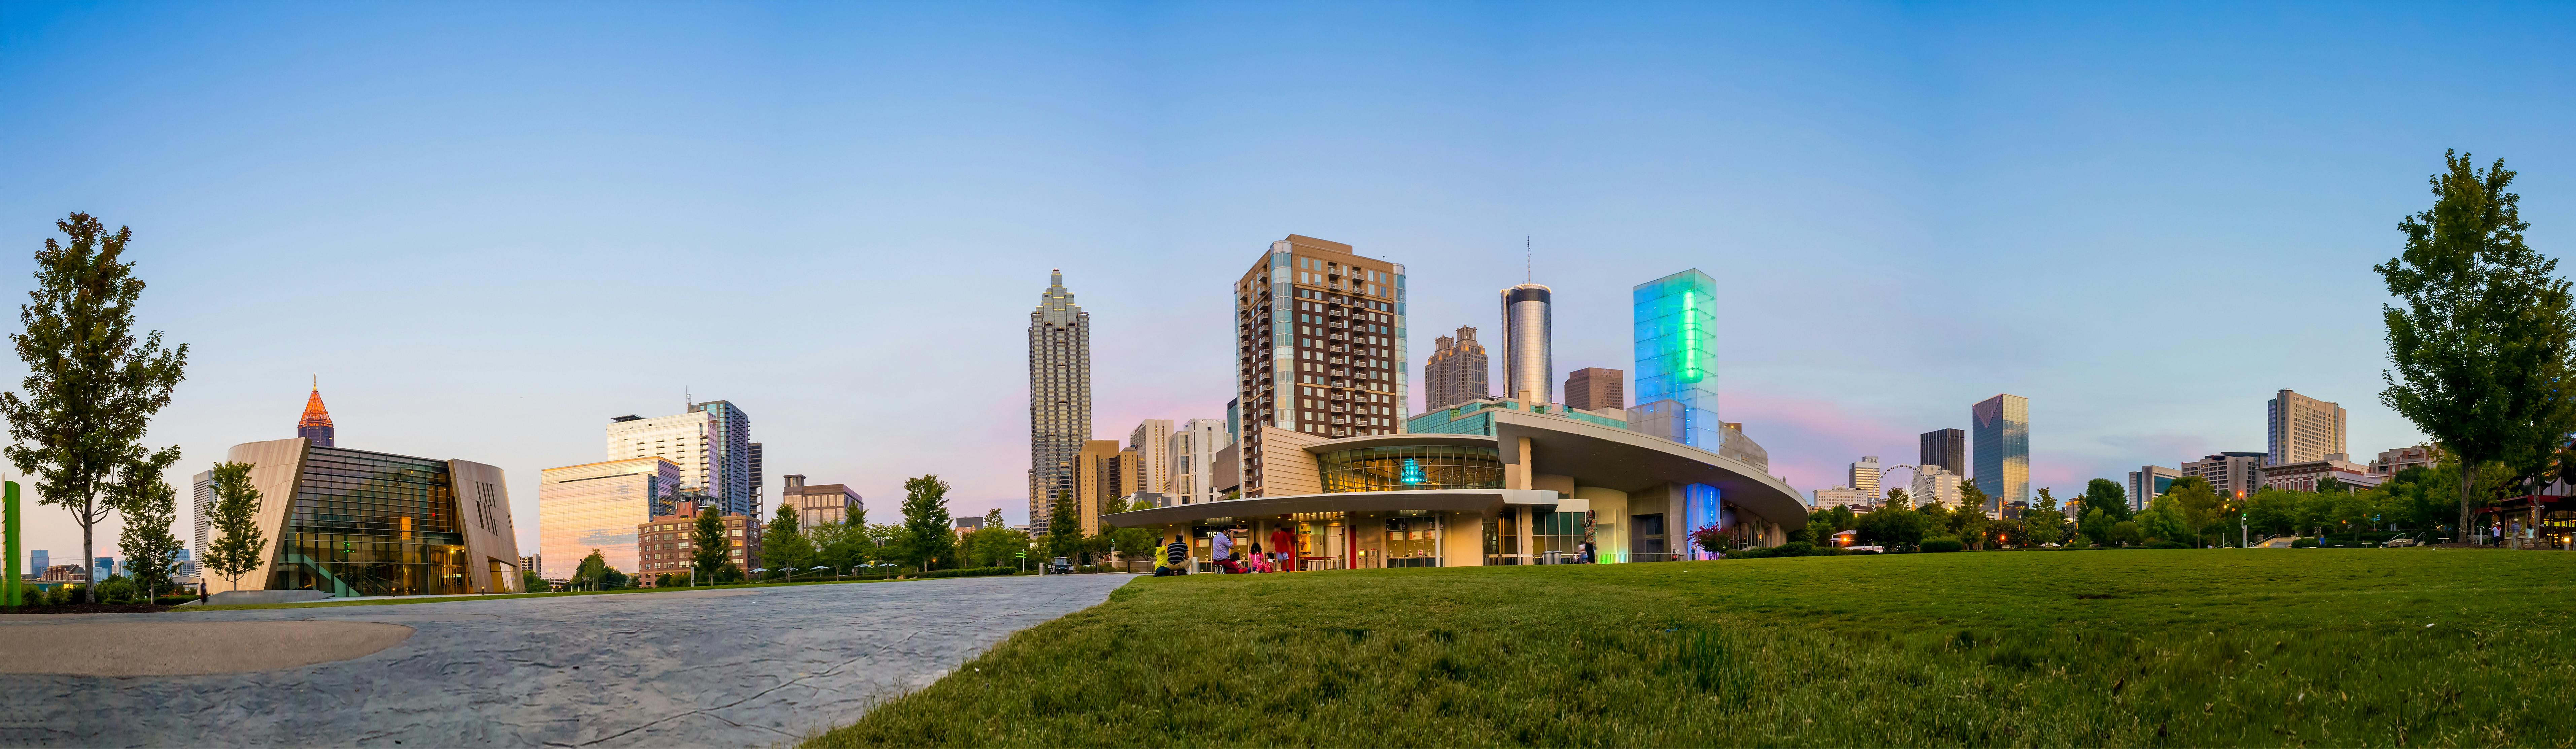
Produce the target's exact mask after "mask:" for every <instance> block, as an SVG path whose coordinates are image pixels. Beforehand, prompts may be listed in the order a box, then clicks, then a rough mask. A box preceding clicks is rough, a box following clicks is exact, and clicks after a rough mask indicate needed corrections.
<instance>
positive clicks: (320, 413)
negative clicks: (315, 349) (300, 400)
mask: <svg viewBox="0 0 2576 749" xmlns="http://www.w3.org/2000/svg"><path fill="white" fill-rule="evenodd" d="M338 434H339V432H338V430H335V429H332V428H331V412H330V411H329V410H327V409H324V408H323V407H322V378H321V377H320V376H315V377H314V378H313V395H312V396H311V397H307V398H305V399H304V416H303V418H299V419H296V420H295V436H297V437H302V438H305V439H308V440H312V441H313V444H315V445H319V446H322V447H331V446H333V445H334V444H335V443H334V442H333V440H334V439H336V438H337V436H338Z"/></svg>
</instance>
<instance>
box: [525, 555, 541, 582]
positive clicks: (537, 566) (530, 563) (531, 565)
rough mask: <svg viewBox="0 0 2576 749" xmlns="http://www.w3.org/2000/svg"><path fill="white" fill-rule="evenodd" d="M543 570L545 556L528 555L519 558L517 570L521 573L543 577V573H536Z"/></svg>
mask: <svg viewBox="0 0 2576 749" xmlns="http://www.w3.org/2000/svg"><path fill="white" fill-rule="evenodd" d="M545 568H546V555H544V554H530V555H527V556H524V557H519V569H520V570H522V571H528V572H537V576H538V577H545V573H543V572H538V571H539V570H543V569H545Z"/></svg>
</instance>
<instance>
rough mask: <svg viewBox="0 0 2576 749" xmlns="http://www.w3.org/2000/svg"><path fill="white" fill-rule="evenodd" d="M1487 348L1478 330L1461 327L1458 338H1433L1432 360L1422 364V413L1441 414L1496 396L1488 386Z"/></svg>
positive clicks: (1490, 386) (1491, 387)
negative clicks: (1434, 412) (1442, 411)
mask: <svg viewBox="0 0 2576 749" xmlns="http://www.w3.org/2000/svg"><path fill="white" fill-rule="evenodd" d="M1489 366H1490V365H1489V364H1488V363H1487V362H1486V361H1485V345H1484V344H1481V343H1477V342H1476V329H1475V328H1474V327H1470V326H1460V327H1459V328H1458V335H1456V336H1454V337H1453V336H1445V335H1444V336H1441V337H1439V338H1437V339H1434V341H1433V343H1432V347H1431V359H1430V360H1429V361H1426V362H1423V363H1422V410H1423V411H1426V412H1429V411H1438V410H1440V409H1444V408H1448V407H1450V406H1455V405H1458V404H1460V403H1465V402H1468V401H1472V400H1476V399H1478V398H1491V397H1494V392H1493V391H1494V388H1493V386H1492V385H1490V384H1487V381H1486V379H1485V377H1486V370H1487V368H1488V367H1489Z"/></svg>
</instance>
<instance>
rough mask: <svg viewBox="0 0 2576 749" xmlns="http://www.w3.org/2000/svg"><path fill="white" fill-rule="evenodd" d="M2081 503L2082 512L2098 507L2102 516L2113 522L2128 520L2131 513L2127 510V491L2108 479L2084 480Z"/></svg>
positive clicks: (2097, 540) (2088, 511)
mask: <svg viewBox="0 0 2576 749" xmlns="http://www.w3.org/2000/svg"><path fill="white" fill-rule="evenodd" d="M2083 503H2084V512H2086V513H2088V514H2089V513H2091V512H2092V511H2093V510H2094V509H2095V508H2100V509H2101V510H2102V514H2103V516H2104V517H2108V518H2110V519H2111V522H2113V523H2118V522H2121V521H2125V520H2128V519H2129V516H2130V515H2131V514H2132V513H2131V511H2130V510H2129V493H2128V491H2127V490H2125V489H2122V488H2120V482H2117V481H2112V480H2110V479H2094V480H2091V481H2087V482H2084V499H2083ZM2095 541H2096V542H2097V543H2098V542H2100V541H2101V539H2095Z"/></svg>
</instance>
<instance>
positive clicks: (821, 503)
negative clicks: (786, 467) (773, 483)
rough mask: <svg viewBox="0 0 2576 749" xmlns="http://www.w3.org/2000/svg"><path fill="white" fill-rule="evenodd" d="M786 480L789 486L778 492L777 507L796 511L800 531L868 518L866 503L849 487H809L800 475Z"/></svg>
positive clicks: (813, 485)
mask: <svg viewBox="0 0 2576 749" xmlns="http://www.w3.org/2000/svg"><path fill="white" fill-rule="evenodd" d="M786 480H787V484H786V485H785V486H782V487H780V488H779V489H778V506H780V507H794V508H796V527H797V528H798V529H800V530H802V529H805V528H815V527H820V526H825V525H840V524H842V523H847V522H849V521H850V519H851V518H864V517H867V514H868V508H867V503H866V501H865V500H863V499H861V498H860V497H859V493H858V492H857V491H854V490H852V489H850V487H849V486H847V485H844V484H808V483H805V474H801V473H791V474H787V476H786Z"/></svg>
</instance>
